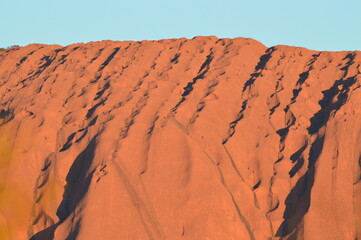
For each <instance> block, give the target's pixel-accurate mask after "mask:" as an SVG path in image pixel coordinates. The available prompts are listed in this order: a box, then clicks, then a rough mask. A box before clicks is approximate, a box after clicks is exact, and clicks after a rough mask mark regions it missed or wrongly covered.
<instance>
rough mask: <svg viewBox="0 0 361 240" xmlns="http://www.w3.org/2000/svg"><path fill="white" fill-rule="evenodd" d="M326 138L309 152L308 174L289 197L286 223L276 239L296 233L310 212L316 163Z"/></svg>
mask: <svg viewBox="0 0 361 240" xmlns="http://www.w3.org/2000/svg"><path fill="white" fill-rule="evenodd" d="M323 143H324V136H319V137H317V139H316V140H315V141H314V143H313V144H312V146H311V149H310V152H309V164H308V170H307V172H306V173H305V174H304V175H303V176H302V177H301V178H300V179H299V180H298V181H297V183H296V185H295V187H294V188H293V189H292V190H291V193H290V194H289V195H288V196H287V198H286V201H285V204H286V209H285V211H284V214H283V218H284V221H283V222H282V224H281V226H280V227H279V228H278V230H277V232H276V237H285V236H287V235H289V234H291V233H293V232H294V230H295V229H296V228H297V226H298V225H299V224H300V223H301V221H302V220H303V217H304V215H305V214H306V213H307V212H308V209H309V207H310V203H311V189H312V187H313V184H314V180H315V163H316V161H317V159H318V158H319V156H320V155H321V152H322V149H323Z"/></svg>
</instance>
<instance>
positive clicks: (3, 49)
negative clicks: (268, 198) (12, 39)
mask: <svg viewBox="0 0 361 240" xmlns="http://www.w3.org/2000/svg"><path fill="white" fill-rule="evenodd" d="M18 47H20V46H19V45H11V46H10V47H7V48H0V52H2V51H5V50H7V49H13V48H18Z"/></svg>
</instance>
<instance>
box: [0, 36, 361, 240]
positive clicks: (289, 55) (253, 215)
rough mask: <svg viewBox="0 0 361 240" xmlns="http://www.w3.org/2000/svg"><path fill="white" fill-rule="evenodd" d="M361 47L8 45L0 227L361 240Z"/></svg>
mask: <svg viewBox="0 0 361 240" xmlns="http://www.w3.org/2000/svg"><path fill="white" fill-rule="evenodd" d="M360 65H361V53H360V52H319V51H311V50H307V49H304V48H298V47H289V46H274V47H271V48H267V47H265V46H264V45H263V44H261V43H259V42H257V41H255V40H252V39H246V38H236V39H218V38H216V37H196V38H194V39H191V40H190V39H185V38H183V39H170V40H160V41H141V42H130V41H129V42H113V41H102V42H90V43H87V44H74V45H70V46H66V47H62V46H58V45H52V46H49V45H41V44H32V45H28V46H25V47H20V48H14V49H9V50H6V51H3V52H0V99H1V101H0V104H1V105H0V239H1V240H5V239H6V240H8V239H9V240H15V239H16V240H19V239H31V240H49V239H54V240H64V239H68V240H70V239H77V240H92V239H97V240H98V239H122V240H123V239H136V240H138V239H140V240H142V239H150V240H158V239H162V240H163V239H167V240H177V239H188V240H203V239H204V240H206V239H209V240H210V239H216V240H232V239H250V240H258V239H260V240H263V239H265V240H269V239H288V240H295V239H305V240H323V239H325V240H333V239H335V240H336V239H337V240H341V239H347V240H348V239H349V240H355V239H359V240H360V239H361V181H360V176H361V171H360V169H361V88H360V81H361V79H360V78H361V77H360V76H361V74H360V73H361V66H360Z"/></svg>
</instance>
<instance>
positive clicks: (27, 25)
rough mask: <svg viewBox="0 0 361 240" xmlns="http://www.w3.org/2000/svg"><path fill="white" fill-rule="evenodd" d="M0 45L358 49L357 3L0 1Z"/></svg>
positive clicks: (360, 7) (360, 12) (360, 16)
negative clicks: (192, 42) (201, 41)
mask: <svg viewBox="0 0 361 240" xmlns="http://www.w3.org/2000/svg"><path fill="white" fill-rule="evenodd" d="M0 9H1V12H0V27H1V31H0V47H7V46H10V45H14V44H16V45H21V46H23V45H27V44H30V43H45V44H60V45H68V44H72V43H77V42H89V41H98V40H105V39H110V40H143V39H148V40H154V39H164V38H180V37H187V38H193V37H194V36H199V35H201V36H208V35H215V36H217V37H220V38H224V37H227V38H234V37H250V38H254V39H256V40H258V41H261V42H262V43H263V44H265V45H266V46H269V47H270V46H273V45H277V44H284V45H292V46H302V47H307V48H309V49H315V50H330V51H339V50H361V0H302V1H301V0H299V1H293V0H288V1H286V0H273V1H271V0H258V1H256V0H247V1H243V0H238V1H237V0H222V1H221V0H218V1H214V0H207V1H206V0H182V1H172V0H168V1H165V0H155V1H146V0H133V1H132V0H128V1H122V0H118V1H116V0H101V1H100V0H97V1H95V0H72V1H70V0H63V1H61V0H60V1H52V0H32V1H31V0H16V1H14V0H0Z"/></svg>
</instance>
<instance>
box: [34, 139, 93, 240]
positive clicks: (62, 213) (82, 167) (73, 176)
mask: <svg viewBox="0 0 361 240" xmlns="http://www.w3.org/2000/svg"><path fill="white" fill-rule="evenodd" d="M97 136H98V135H96V136H94V137H93V138H92V140H91V141H90V142H89V144H88V145H87V147H86V148H85V149H84V150H83V152H81V153H80V154H79V155H78V157H77V158H76V159H75V160H74V162H73V165H72V166H71V167H70V170H69V173H68V175H67V177H66V185H65V188H64V194H63V200H62V201H61V203H60V205H59V207H58V210H57V212H56V214H57V216H58V218H59V222H57V223H56V224H54V225H52V226H50V227H48V228H46V229H44V230H42V231H40V232H38V233H36V234H35V235H34V236H33V237H32V238H30V240H51V239H53V238H54V232H55V230H56V228H57V227H58V226H59V225H60V224H61V223H62V222H64V221H65V220H66V219H67V218H68V217H69V216H70V214H71V213H72V212H74V211H75V209H76V207H77V206H78V205H79V203H80V202H81V200H82V199H83V198H84V196H85V195H86V193H87V191H88V189H89V186H90V182H91V179H92V175H93V172H90V173H89V170H90V166H91V164H92V162H93V159H94V153H95V148H96V138H97ZM80 221H81V220H79V221H78V222H77V223H76V225H75V228H74V229H73V231H72V232H71V233H70V234H69V236H68V237H67V239H69V240H70V239H76V236H77V235H78V232H79V227H80V224H81V222H80Z"/></svg>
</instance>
